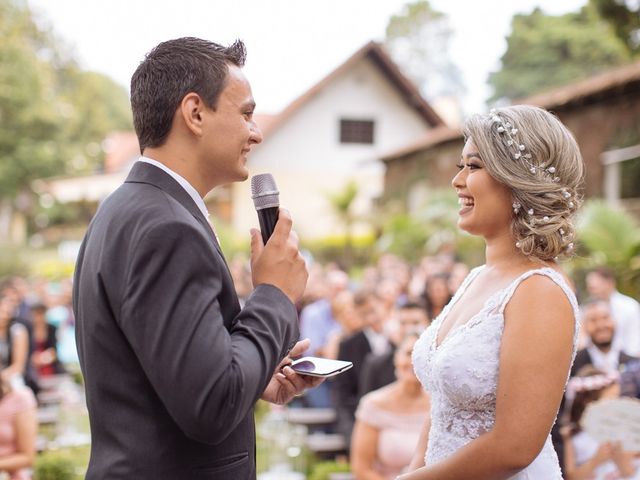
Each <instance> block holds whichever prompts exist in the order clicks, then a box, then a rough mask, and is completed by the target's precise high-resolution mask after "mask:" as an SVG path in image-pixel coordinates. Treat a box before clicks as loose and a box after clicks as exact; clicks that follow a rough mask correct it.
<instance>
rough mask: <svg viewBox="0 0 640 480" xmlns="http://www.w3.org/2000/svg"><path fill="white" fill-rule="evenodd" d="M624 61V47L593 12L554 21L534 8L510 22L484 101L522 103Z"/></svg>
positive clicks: (627, 58) (582, 11)
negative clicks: (499, 64)
mask: <svg viewBox="0 0 640 480" xmlns="http://www.w3.org/2000/svg"><path fill="white" fill-rule="evenodd" d="M629 60H630V54H629V50H628V49H627V47H626V45H625V44H624V43H623V42H622V41H621V40H620V39H619V38H618V37H616V35H615V34H614V32H613V30H612V28H611V26H610V25H609V23H607V22H606V21H604V20H602V18H601V17H600V16H599V15H597V13H596V12H594V10H593V8H590V7H589V6H587V7H585V8H583V9H582V10H581V11H580V12H578V13H568V14H565V15H560V16H554V15H546V14H545V13H543V12H542V10H540V9H539V8H536V9H535V10H534V11H533V12H532V13H530V14H528V15H525V14H521V15H515V16H514V17H513V20H512V32H511V34H510V35H509V37H508V38H507V51H506V52H505V54H504V55H503V56H502V59H501V62H502V67H501V69H500V70H499V71H498V72H494V73H492V74H490V76H489V84H490V85H491V86H492V87H493V90H494V94H493V96H492V97H491V98H490V100H489V101H490V102H494V101H496V100H499V99H501V98H505V97H506V98H508V99H515V98H520V97H525V96H528V95H531V94H534V93H537V92H539V91H542V90H546V89H549V88H552V87H556V86H559V85H563V84H566V83H570V82H574V81H576V80H579V79H581V78H585V77H588V76H590V75H594V74H596V73H599V72H601V71H603V70H606V69H607V68H610V67H614V66H618V65H622V64H624V63H626V62H629Z"/></svg>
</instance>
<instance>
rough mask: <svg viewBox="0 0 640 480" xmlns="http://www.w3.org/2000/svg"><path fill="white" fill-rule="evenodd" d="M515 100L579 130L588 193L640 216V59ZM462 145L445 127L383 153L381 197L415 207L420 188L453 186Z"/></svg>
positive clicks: (577, 139) (578, 139)
mask: <svg viewBox="0 0 640 480" xmlns="http://www.w3.org/2000/svg"><path fill="white" fill-rule="evenodd" d="M514 104H528V105H537V106H540V107H543V108H545V109H547V110H550V111H551V112H553V113H554V114H556V115H557V116H558V118H560V120H562V122H563V123H564V124H565V125H567V127H568V128H569V129H570V130H571V132H573V134H574V136H575V138H576V141H577V142H578V145H579V146H580V150H581V152H582V156H583V158H584V161H585V164H586V185H585V196H586V197H605V198H606V199H608V200H609V201H610V202H617V203H621V204H623V205H624V207H625V208H627V209H628V210H630V211H633V212H635V213H637V214H640V62H635V63H632V64H630V65H627V66H624V67H621V68H617V69H613V70H609V71H607V72H604V73H602V74H600V75H596V76H593V77H590V78H587V79H585V80H582V81H578V82H575V83H572V84H569V85H565V86H563V87H560V88H556V89H554V90H551V91H548V92H545V93H542V94H540V95H535V96H532V97H529V98H524V99H520V100H518V101H516V102H514ZM462 147H463V138H462V134H461V132H460V131H456V130H452V129H446V128H440V129H437V130H434V131H431V132H428V133H427V134H425V135H424V136H423V137H422V138H421V139H419V140H418V141H417V142H414V143H413V144H408V145H405V146H404V147H403V148H400V149H398V150H395V151H393V152H390V153H388V154H386V155H383V156H382V157H381V159H382V162H383V163H384V165H385V185H384V194H383V196H382V198H381V201H386V202H391V201H396V202H399V203H401V204H402V205H403V207H404V208H405V209H406V210H409V211H411V206H412V198H414V197H415V196H416V195H417V194H418V193H419V192H420V191H423V190H424V189H426V188H433V187H446V186H448V185H449V184H450V180H451V178H452V177H453V176H454V175H455V173H456V169H455V164H456V162H457V161H458V159H459V158H460V152H461V150H462Z"/></svg>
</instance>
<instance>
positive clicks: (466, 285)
mask: <svg viewBox="0 0 640 480" xmlns="http://www.w3.org/2000/svg"><path fill="white" fill-rule="evenodd" d="M486 266H487V265H486V264H484V265H482V266H480V267H478V270H476V273H475V275H474V276H473V277H471V278H469V281H468V282H465V283H463V285H462V286H461V287H460V290H458V292H456V294H455V295H454V297H453V298H452V299H451V301H450V302H449V304H447V306H446V307H445V309H444V310H443V311H442V313H441V318H440V319H439V323H438V325H437V326H436V332H435V335H434V337H433V350H434V352H437V351H439V350H440V348H441V347H442V345H444V344H445V343H447V340H448V339H449V337H451V336H452V335H451V334H453V333H456V332H457V331H458V330H462V329H463V328H464V327H466V326H467V325H469V324H471V322H472V321H473V320H474V319H475V318H476V317H477V316H478V315H480V314H481V313H482V312H484V310H485V308H487V305H488V303H489V301H490V300H492V299H493V298H494V297H495V296H497V295H498V294H500V293H502V292H505V291H508V290H509V289H510V288H511V286H512V285H513V284H514V283H515V282H517V281H518V280H519V279H520V278H521V277H523V276H525V275H527V274H528V273H530V272H535V271H538V270H545V269H551V270H552V271H555V270H553V269H552V268H550V267H542V268H532V269H530V270H527V271H525V272H523V273H521V274H520V275H518V276H517V277H516V278H514V279H513V280H511V281H510V282H509V283H508V284H507V285H506V286H505V287H504V288H500V289H498V290H496V291H495V292H493V293H492V294H491V295H489V296H488V297H487V298H486V300H485V301H484V302H483V303H482V307H480V310H478V311H477V312H476V313H474V314H473V315H471V316H470V317H469V319H468V320H466V321H465V322H464V323H459V324H458V325H455V326H452V327H451V328H450V329H449V331H448V332H447V334H446V335H445V336H444V338H442V339H440V341H438V337H439V336H440V329H441V328H442V324H443V323H444V321H445V320H446V319H447V317H448V316H449V312H450V311H451V309H452V308H453V307H454V305H456V304H457V303H458V301H459V300H460V298H461V297H462V295H464V293H465V292H466V291H467V289H468V288H469V286H471V285H472V284H473V282H474V281H475V280H476V279H477V278H478V275H479V274H480V273H481V272H482V271H483V270H484V269H485V267H486ZM463 287H464V288H463Z"/></svg>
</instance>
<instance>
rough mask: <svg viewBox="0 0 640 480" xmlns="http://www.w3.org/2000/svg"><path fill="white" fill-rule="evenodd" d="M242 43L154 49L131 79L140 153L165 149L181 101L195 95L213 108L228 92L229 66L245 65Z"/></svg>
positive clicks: (194, 42)
mask: <svg viewBox="0 0 640 480" xmlns="http://www.w3.org/2000/svg"><path fill="white" fill-rule="evenodd" d="M245 58H246V50H245V47H244V43H242V41H240V40H236V41H235V42H234V43H233V44H232V45H231V46H229V47H223V46H221V45H218V44H217V43H213V42H209V41H207V40H202V39H199V38H193V37H184V38H177V39H175V40H169V41H166V42H162V43H161V44H159V45H158V46H157V47H155V48H154V49H153V50H151V51H150V52H149V53H148V54H147V55H146V57H145V59H144V60H143V61H142V63H141V64H140V65H139V66H138V68H137V69H136V71H135V72H134V74H133V76H132V77H131V110H132V112H133V126H134V127H135V129H136V135H137V136H138V142H139V143H140V152H144V149H145V148H147V147H159V146H161V145H162V144H163V143H164V142H165V140H166V138H167V135H168V134H169V131H170V130H171V123H172V121H173V115H174V114H175V112H176V109H177V108H178V106H179V105H180V102H181V101H182V99H183V98H184V97H185V95H187V94H188V93H190V92H195V93H197V94H198V95H200V97H201V98H202V99H203V100H204V102H205V104H206V105H207V106H209V107H211V108H216V105H217V102H218V97H219V96H220V93H221V92H222V90H223V89H224V87H225V84H226V78H227V73H228V71H229V68H228V64H229V63H231V64H233V65H236V66H238V67H242V66H244V61H245Z"/></svg>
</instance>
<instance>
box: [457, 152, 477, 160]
mask: <svg viewBox="0 0 640 480" xmlns="http://www.w3.org/2000/svg"><path fill="white" fill-rule="evenodd" d="M465 158H466V159H467V160H469V159H471V158H477V159H478V160H480V161H482V157H481V156H480V154H479V153H477V152H471V153H467V154H466V155H460V160H464V159H465Z"/></svg>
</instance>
